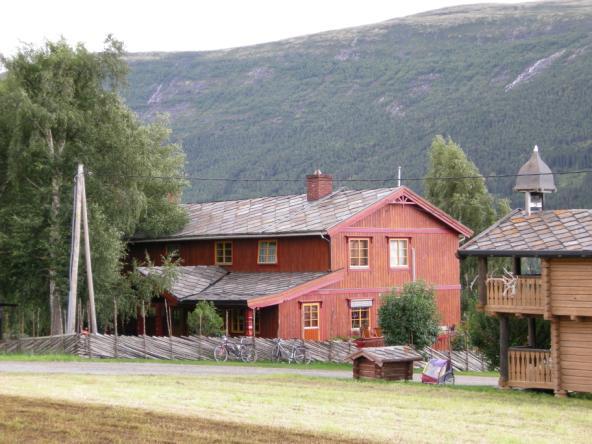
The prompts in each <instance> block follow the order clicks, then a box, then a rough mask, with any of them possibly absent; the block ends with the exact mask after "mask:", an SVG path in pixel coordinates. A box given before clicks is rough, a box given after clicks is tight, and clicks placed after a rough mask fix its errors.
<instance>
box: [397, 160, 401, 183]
mask: <svg viewBox="0 0 592 444" xmlns="http://www.w3.org/2000/svg"><path fill="white" fill-rule="evenodd" d="M397 186H398V187H400V186H401V166H400V165H399V168H398V172H397Z"/></svg>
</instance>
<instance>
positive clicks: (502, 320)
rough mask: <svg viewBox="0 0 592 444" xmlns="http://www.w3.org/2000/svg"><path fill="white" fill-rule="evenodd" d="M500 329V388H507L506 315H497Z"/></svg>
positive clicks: (507, 337) (507, 339) (507, 334)
mask: <svg viewBox="0 0 592 444" xmlns="http://www.w3.org/2000/svg"><path fill="white" fill-rule="evenodd" d="M498 316H499V329H500V377H499V386H500V388H507V387H508V379H509V369H508V345H509V333H510V332H509V327H508V315H507V314H499V315H498Z"/></svg>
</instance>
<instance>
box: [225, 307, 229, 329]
mask: <svg viewBox="0 0 592 444" xmlns="http://www.w3.org/2000/svg"><path fill="white" fill-rule="evenodd" d="M228 328H229V327H228V308H227V309H226V336H228Z"/></svg>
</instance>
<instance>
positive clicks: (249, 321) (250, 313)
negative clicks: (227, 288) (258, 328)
mask: <svg viewBox="0 0 592 444" xmlns="http://www.w3.org/2000/svg"><path fill="white" fill-rule="evenodd" d="M254 321H255V319H254V317H253V309H252V308H247V331H246V336H253V333H254V331H255V328H254V327H255V326H254Z"/></svg>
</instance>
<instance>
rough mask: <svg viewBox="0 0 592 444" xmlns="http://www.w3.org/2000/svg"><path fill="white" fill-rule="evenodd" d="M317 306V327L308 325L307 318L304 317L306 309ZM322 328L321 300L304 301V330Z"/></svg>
mask: <svg viewBox="0 0 592 444" xmlns="http://www.w3.org/2000/svg"><path fill="white" fill-rule="evenodd" d="M313 306H314V307H316V308H317V319H316V320H317V325H316V327H307V326H306V325H305V322H306V321H305V319H304V311H305V310H306V307H313ZM320 328H321V304H320V303H319V302H304V303H303V304H302V329H303V330H318V329H320Z"/></svg>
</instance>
